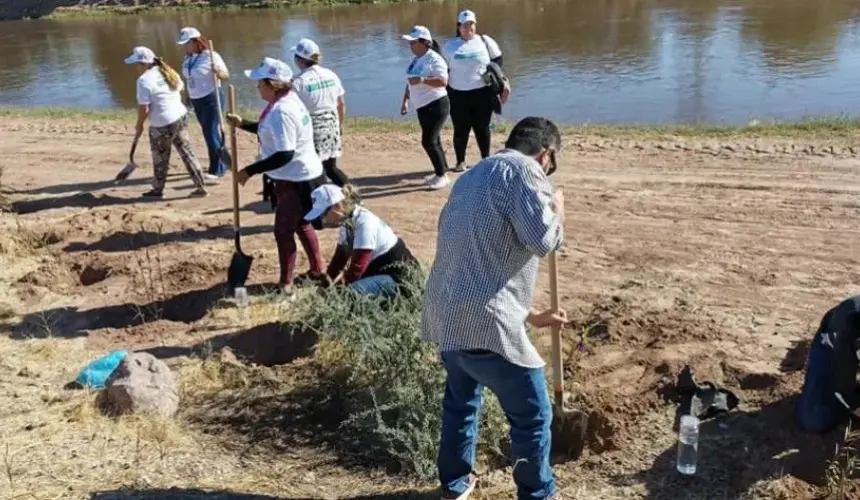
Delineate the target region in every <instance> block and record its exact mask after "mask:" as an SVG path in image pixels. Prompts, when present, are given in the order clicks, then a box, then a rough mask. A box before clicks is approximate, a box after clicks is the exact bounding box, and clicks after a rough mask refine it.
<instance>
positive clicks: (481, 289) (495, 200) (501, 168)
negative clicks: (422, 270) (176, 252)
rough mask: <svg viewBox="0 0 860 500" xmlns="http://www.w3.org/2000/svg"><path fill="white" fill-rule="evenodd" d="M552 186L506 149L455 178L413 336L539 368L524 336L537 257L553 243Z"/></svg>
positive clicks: (556, 238)
mask: <svg viewBox="0 0 860 500" xmlns="http://www.w3.org/2000/svg"><path fill="white" fill-rule="evenodd" d="M553 191H554V190H553V186H552V184H551V183H550V182H549V179H547V176H546V174H545V173H544V171H543V169H542V168H541V166H540V165H539V164H538V163H537V162H536V161H535V160H534V159H532V158H530V157H528V156H526V155H523V154H522V153H519V152H517V151H514V150H504V151H501V152H499V153H497V154H495V155H492V156H490V157H488V158H485V159H484V160H483V161H481V162H480V163H479V164H478V165H476V166H475V167H474V168H472V169H471V170H469V171H468V172H466V173H465V174H463V175H462V176H460V178H459V179H458V180H457V182H456V183H455V184H454V186H453V187H452V189H451V194H450V197H449V198H448V202H447V203H446V204H445V207H444V208H443V209H442V213H441V215H440V216H439V234H438V236H437V246H436V259H435V261H434V262H433V267H432V269H431V270H430V277H429V283H428V286H427V292H426V295H425V299H424V301H425V302H424V308H423V311H422V314H421V338H422V339H423V340H425V341H428V342H432V343H435V344H437V345H438V346H439V349H440V350H441V351H456V350H468V349H486V350H489V351H493V352H495V353H497V354H499V355H501V356H503V357H504V358H505V359H507V360H508V361H510V362H511V363H513V364H515V365H519V366H523V367H527V368H540V367H542V366H544V364H545V363H544V360H543V359H542V358H541V357H540V355H539V354H538V352H537V350H536V349H535V348H534V345H532V343H531V341H530V340H529V338H528V335H527V334H526V328H525V321H526V318H527V317H528V314H529V310H530V309H531V304H532V298H533V296H534V289H535V283H536V281H537V276H538V268H539V265H540V258H541V257H544V256H546V255H547V254H549V253H550V252H551V251H553V250H557V249H558V248H559V247H560V246H561V242H562V240H563V230H562V226H561V221H560V219H559V217H558V216H557V215H556V214H555V213H554V212H553V210H552V201H553Z"/></svg>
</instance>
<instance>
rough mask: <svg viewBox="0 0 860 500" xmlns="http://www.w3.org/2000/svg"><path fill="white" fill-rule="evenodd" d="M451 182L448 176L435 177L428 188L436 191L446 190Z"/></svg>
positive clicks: (428, 184)
mask: <svg viewBox="0 0 860 500" xmlns="http://www.w3.org/2000/svg"><path fill="white" fill-rule="evenodd" d="M450 183H451V181H449V180H448V176H447V175H440V176H438V177H437V176H433V179H432V180H431V181H430V182H428V183H427V187H429V188H430V189H432V190H434V191H436V190H438V189H445V188H446V187H448V185H449V184H450Z"/></svg>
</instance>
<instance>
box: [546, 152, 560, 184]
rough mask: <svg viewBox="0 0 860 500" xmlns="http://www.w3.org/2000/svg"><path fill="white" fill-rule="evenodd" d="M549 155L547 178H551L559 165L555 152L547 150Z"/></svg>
mask: <svg viewBox="0 0 860 500" xmlns="http://www.w3.org/2000/svg"><path fill="white" fill-rule="evenodd" d="M547 153H548V154H549V170H547V172H546V176H547V177H549V176H550V175H552V174H553V172H555V171H556V169H558V164H557V163H556V162H555V150H554V149H553V148H547Z"/></svg>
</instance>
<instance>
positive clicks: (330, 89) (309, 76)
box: [293, 38, 349, 187]
mask: <svg viewBox="0 0 860 500" xmlns="http://www.w3.org/2000/svg"><path fill="white" fill-rule="evenodd" d="M293 54H294V59H295V63H296V66H298V68H299V74H298V75H296V77H295V78H293V90H295V92H296V94H297V95H298V96H299V97H300V98H301V99H302V102H304V103H305V106H306V107H307V108H308V112H309V113H310V114H311V119H313V123H314V147H315V148H316V151H317V154H318V155H319V157H320V160H322V162H323V169H325V173H326V175H327V176H328V178H329V179H331V181H332V182H333V183H335V184H337V185H338V186H341V187H343V186H344V185H345V184H346V183H348V182H349V177H347V176H346V174H345V173H343V171H342V170H341V169H339V168H337V159H338V158H340V156H341V153H342V151H343V147H342V145H341V141H342V135H343V120H344V119H345V118H346V101H344V98H343V96H344V94H345V93H346V92H345V91H344V90H343V84H342V83H341V81H340V78H339V77H338V76H337V74H335V72H334V71H332V70H330V69H328V68H324V67H323V66H322V65H320V61H321V60H322V56H321V55H320V48H319V46H318V45H317V44H316V43H315V42H314V41H313V40H310V39H308V38H302V39H301V40H299V43H298V44H296V46H295V47H293Z"/></svg>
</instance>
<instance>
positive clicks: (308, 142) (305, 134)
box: [257, 91, 323, 182]
mask: <svg viewBox="0 0 860 500" xmlns="http://www.w3.org/2000/svg"><path fill="white" fill-rule="evenodd" d="M257 136H258V137H259V138H260V156H259V159H261V160H262V159H264V158H268V157H270V156H272V155H273V154H275V153H277V152H278V151H293V152H294V153H293V159H292V160H290V161H289V163H287V164H286V165H284V166H283V167H281V168H278V169H276V170H270V171H268V172H266V175H268V176H269V177H271V178H272V179H278V180H282V181H293V182H301V181H308V180H311V179H316V178H317V177H319V176H321V175H322V173H323V167H322V162H321V161H320V158H319V156H317V152H316V149H314V128H313V124H312V122H311V115H310V114H309V113H308V110H307V108H306V107H305V105H304V104H303V103H302V100H301V99H300V98H299V96H297V95H296V93H295V92H292V91H291V92H290V93H289V94H287V95H286V97H284V98H282V99H281V100H279V101H278V102H276V103H275V104H274V106H272V109H271V110H270V111H269V114H267V115H266V117H265V118H263V121H261V122H260V123H259V124H258V127H257Z"/></svg>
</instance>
